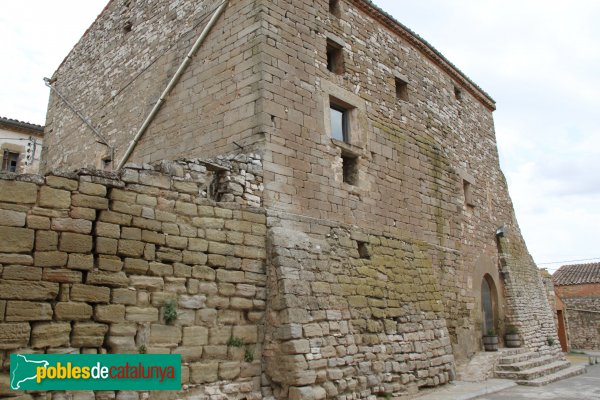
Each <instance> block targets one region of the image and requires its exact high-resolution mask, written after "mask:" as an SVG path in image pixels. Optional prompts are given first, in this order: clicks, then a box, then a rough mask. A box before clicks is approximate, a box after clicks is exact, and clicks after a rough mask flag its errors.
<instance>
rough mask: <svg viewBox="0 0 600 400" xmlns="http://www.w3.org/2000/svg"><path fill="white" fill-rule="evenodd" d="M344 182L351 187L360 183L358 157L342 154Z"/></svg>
mask: <svg viewBox="0 0 600 400" xmlns="http://www.w3.org/2000/svg"><path fill="white" fill-rule="evenodd" d="M342 169H343V174H344V176H343V180H344V182H346V183H347V184H349V185H356V184H357V182H358V157H356V156H350V155H346V154H342Z"/></svg>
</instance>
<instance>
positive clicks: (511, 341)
mask: <svg viewBox="0 0 600 400" xmlns="http://www.w3.org/2000/svg"><path fill="white" fill-rule="evenodd" d="M504 339H505V341H506V347H521V338H520V337H519V334H518V333H507V334H506V336H505V337H504Z"/></svg>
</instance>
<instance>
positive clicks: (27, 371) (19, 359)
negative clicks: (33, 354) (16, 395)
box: [10, 354, 49, 390]
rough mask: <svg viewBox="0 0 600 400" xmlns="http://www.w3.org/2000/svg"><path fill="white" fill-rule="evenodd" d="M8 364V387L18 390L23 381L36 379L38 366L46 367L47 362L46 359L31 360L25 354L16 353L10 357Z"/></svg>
mask: <svg viewBox="0 0 600 400" xmlns="http://www.w3.org/2000/svg"><path fill="white" fill-rule="evenodd" d="M14 363H16V364H14ZM10 364H11V370H12V373H11V374H10V388H11V389H12V390H20V388H21V384H22V383H23V382H26V381H30V380H33V379H36V375H37V368H38V367H47V366H48V364H49V362H48V361H46V360H40V361H35V360H31V359H28V358H27V356H26V355H23V354H17V355H16V357H11V360H10Z"/></svg>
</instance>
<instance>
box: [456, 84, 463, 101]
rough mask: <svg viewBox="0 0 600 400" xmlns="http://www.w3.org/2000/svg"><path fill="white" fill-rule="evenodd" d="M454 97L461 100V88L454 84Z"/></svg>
mask: <svg viewBox="0 0 600 400" xmlns="http://www.w3.org/2000/svg"><path fill="white" fill-rule="evenodd" d="M454 98H455V99H456V100H459V101H460V100H462V90H460V88H459V87H458V86H454Z"/></svg>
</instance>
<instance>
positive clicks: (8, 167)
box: [2, 150, 19, 172]
mask: <svg viewBox="0 0 600 400" xmlns="http://www.w3.org/2000/svg"><path fill="white" fill-rule="evenodd" d="M18 165H19V153H13V152H12V151H8V150H4V153H3V157H2V171H6V172H17V166H18Z"/></svg>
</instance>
